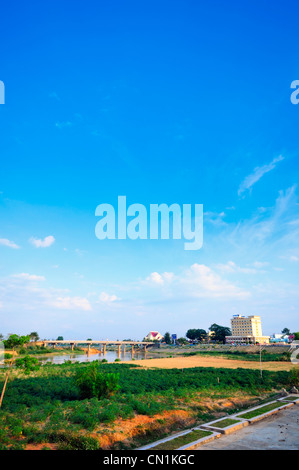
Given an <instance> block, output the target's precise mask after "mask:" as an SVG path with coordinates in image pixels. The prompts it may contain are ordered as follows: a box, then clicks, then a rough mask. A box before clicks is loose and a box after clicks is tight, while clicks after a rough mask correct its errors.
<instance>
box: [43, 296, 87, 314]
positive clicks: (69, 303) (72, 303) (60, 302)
mask: <svg viewBox="0 0 299 470" xmlns="http://www.w3.org/2000/svg"><path fill="white" fill-rule="evenodd" d="M51 304H52V305H53V306H54V307H57V308H61V309H64V310H71V309H76V310H77V309H79V310H84V311H87V310H91V305H90V303H89V301H88V300H87V299H86V298H84V297H57V298H56V299H53V300H52V301H51Z"/></svg>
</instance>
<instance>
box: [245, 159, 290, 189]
mask: <svg viewBox="0 0 299 470" xmlns="http://www.w3.org/2000/svg"><path fill="white" fill-rule="evenodd" d="M282 160H284V157H283V156H282V155H280V156H279V157H276V158H274V159H273V160H272V162H270V163H269V164H267V165H263V166H258V167H256V168H255V169H254V171H253V173H251V174H250V175H248V176H246V178H245V179H244V180H243V181H242V183H241V184H240V186H239V190H238V195H239V196H241V195H242V194H243V193H245V192H246V191H251V189H252V186H253V185H254V184H255V183H257V182H258V181H259V180H260V179H261V178H262V177H263V176H264V175H265V174H266V173H269V171H271V170H274V168H276V165H277V163H279V162H281V161H282Z"/></svg>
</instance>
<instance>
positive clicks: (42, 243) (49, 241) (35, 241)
mask: <svg viewBox="0 0 299 470" xmlns="http://www.w3.org/2000/svg"><path fill="white" fill-rule="evenodd" d="M29 241H30V243H32V245H34V246H35V247H36V248H48V247H49V246H51V245H53V243H54V242H55V238H54V237H53V236H52V235H49V236H48V237H45V238H44V239H43V240H42V239H40V238H33V237H31V238H30V240H29Z"/></svg>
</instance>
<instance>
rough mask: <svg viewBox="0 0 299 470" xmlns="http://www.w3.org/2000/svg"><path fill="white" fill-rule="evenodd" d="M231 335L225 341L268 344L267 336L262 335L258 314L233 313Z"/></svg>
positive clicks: (230, 342)
mask: <svg viewBox="0 0 299 470" xmlns="http://www.w3.org/2000/svg"><path fill="white" fill-rule="evenodd" d="M231 331H232V334H231V336H226V337H225V342H226V343H229V344H232V343H236V344H256V343H259V344H269V336H263V334H262V323H261V317H259V316H258V315H250V316H248V317H245V316H244V315H233V318H232V319H231Z"/></svg>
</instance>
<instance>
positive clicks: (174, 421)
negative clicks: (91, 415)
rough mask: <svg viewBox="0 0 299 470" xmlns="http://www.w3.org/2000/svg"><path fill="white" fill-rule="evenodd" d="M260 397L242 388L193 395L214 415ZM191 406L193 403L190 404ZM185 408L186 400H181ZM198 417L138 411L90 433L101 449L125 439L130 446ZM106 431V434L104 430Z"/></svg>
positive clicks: (188, 424) (196, 403) (190, 423)
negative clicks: (228, 392)
mask: <svg viewBox="0 0 299 470" xmlns="http://www.w3.org/2000/svg"><path fill="white" fill-rule="evenodd" d="M257 401H258V399H257V398H253V397H252V396H249V395H248V396H247V395H244V394H243V393H241V392H236V393H235V396H234V397H233V398H230V399H228V398H213V397H208V398H206V397H201V395H200V393H199V394H198V397H197V398H194V403H193V405H194V406H195V408H196V407H198V406H199V405H200V408H201V409H204V410H205V412H209V413H211V414H213V416H214V418H215V419H217V418H221V417H223V416H225V415H226V414H227V412H228V410H230V409H236V408H238V409H240V408H242V407H244V406H250V405H251V406H252V405H253V404H255V403H256V402H257ZM188 405H189V406H190V404H188ZM182 408H184V400H182ZM198 424H199V420H198V418H196V413H194V411H193V412H192V410H190V409H189V410H184V409H179V410H172V411H164V412H163V413H161V414H157V415H154V416H144V415H137V416H135V417H134V418H132V419H128V420H121V419H119V420H117V421H115V422H114V423H113V424H112V425H109V426H106V427H104V428H102V429H100V430H98V432H94V433H92V434H91V436H92V437H95V438H96V439H98V440H99V443H100V446H101V448H102V449H111V448H115V449H117V447H118V444H119V443H122V444H124V445H125V446H127V447H130V446H131V445H132V444H133V445H139V444H138V441H139V442H140V439H141V440H142V438H143V439H144V438H146V437H147V436H152V437H151V438H149V437H147V440H152V441H155V440H159V439H160V438H162V437H164V435H171V434H172V433H177V432H178V431H180V430H183V429H186V428H190V427H192V426H195V425H198ZM102 433H103V434H102Z"/></svg>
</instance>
